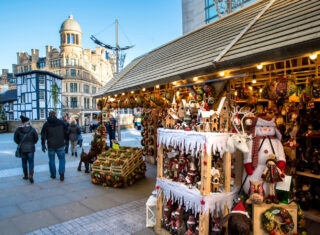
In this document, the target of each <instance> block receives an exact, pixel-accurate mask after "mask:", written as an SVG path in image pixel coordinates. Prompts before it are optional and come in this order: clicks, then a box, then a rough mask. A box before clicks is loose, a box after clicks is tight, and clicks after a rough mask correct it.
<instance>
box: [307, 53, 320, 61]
mask: <svg viewBox="0 0 320 235" xmlns="http://www.w3.org/2000/svg"><path fill="white" fill-rule="evenodd" d="M317 57H318V55H317V54H316V53H313V54H311V55H310V56H309V58H310V59H311V60H315V59H317Z"/></svg>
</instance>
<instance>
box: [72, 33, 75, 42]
mask: <svg viewBox="0 0 320 235" xmlns="http://www.w3.org/2000/svg"><path fill="white" fill-rule="evenodd" d="M71 43H72V44H75V38H74V34H71Z"/></svg>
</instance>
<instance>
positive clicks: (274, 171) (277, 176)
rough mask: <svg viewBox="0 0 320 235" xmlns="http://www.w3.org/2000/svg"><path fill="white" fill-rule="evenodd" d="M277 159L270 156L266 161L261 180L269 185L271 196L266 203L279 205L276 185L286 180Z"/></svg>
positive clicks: (272, 155)
mask: <svg viewBox="0 0 320 235" xmlns="http://www.w3.org/2000/svg"><path fill="white" fill-rule="evenodd" d="M277 163H278V162H277V159H276V156H275V155H274V154H270V155H269V157H268V159H267V161H266V168H265V169H264V171H263V173H262V175H261V178H262V179H263V180H264V181H265V182H267V183H269V196H268V199H266V203H268V204H269V203H271V202H273V203H276V204H278V203H279V200H278V199H277V195H276V191H275V183H277V182H280V181H282V178H284V174H283V173H282V171H281V170H280V169H279V167H278V166H277Z"/></svg>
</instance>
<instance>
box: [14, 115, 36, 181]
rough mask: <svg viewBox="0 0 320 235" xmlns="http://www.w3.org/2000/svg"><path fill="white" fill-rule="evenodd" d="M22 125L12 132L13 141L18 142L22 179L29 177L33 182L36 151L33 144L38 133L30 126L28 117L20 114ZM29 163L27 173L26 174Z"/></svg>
mask: <svg viewBox="0 0 320 235" xmlns="http://www.w3.org/2000/svg"><path fill="white" fill-rule="evenodd" d="M20 118H21V122H22V126H21V127H18V128H17V129H16V131H15V133H14V142H16V144H18V145H19V146H20V147H19V153H20V157H21V161H22V169H23V174H24V176H23V179H24V180H27V179H29V181H30V183H32V184H33V182H34V181H33V173H34V152H35V151H36V148H35V145H36V143H37V142H38V134H37V132H36V130H35V129H34V128H33V127H32V126H31V124H30V121H29V118H27V117H24V116H20ZM28 165H29V174H28Z"/></svg>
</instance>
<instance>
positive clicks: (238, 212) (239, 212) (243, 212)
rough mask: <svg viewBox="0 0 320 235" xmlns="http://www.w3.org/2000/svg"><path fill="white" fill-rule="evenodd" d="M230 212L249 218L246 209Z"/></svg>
mask: <svg viewBox="0 0 320 235" xmlns="http://www.w3.org/2000/svg"><path fill="white" fill-rule="evenodd" d="M230 213H232V214H243V215H245V216H247V217H248V218H250V216H249V214H248V212H246V211H231V212H230Z"/></svg>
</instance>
